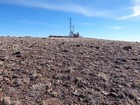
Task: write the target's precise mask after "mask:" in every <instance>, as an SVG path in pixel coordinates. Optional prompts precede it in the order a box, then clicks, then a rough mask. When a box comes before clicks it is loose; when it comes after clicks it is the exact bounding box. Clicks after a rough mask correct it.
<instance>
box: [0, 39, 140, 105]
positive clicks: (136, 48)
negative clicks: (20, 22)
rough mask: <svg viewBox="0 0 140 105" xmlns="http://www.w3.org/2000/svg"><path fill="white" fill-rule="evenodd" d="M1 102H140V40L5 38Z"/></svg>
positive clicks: (0, 43)
mask: <svg viewBox="0 0 140 105" xmlns="http://www.w3.org/2000/svg"><path fill="white" fill-rule="evenodd" d="M0 105H140V43H138V42H123V41H109V40H98V39H88V38H32V37H0Z"/></svg>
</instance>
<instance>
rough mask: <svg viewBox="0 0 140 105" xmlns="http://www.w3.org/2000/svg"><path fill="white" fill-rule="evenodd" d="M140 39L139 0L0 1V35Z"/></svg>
mask: <svg viewBox="0 0 140 105" xmlns="http://www.w3.org/2000/svg"><path fill="white" fill-rule="evenodd" d="M70 17H71V18H72V22H73V24H74V25H75V31H76V32H79V33H80V35H82V36H83V37H91V38H101V39H112V40H128V41H140V0H0V36H7V35H9V36H34V37H36V36H37V37H39V36H40V37H47V36H49V35H68V34H69V18H70Z"/></svg>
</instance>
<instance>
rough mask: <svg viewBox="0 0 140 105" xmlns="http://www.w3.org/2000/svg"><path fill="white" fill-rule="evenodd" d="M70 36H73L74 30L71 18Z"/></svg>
mask: <svg viewBox="0 0 140 105" xmlns="http://www.w3.org/2000/svg"><path fill="white" fill-rule="evenodd" d="M69 34H70V36H73V31H72V20H71V18H70V33H69Z"/></svg>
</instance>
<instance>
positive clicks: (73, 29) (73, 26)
mask: <svg viewBox="0 0 140 105" xmlns="http://www.w3.org/2000/svg"><path fill="white" fill-rule="evenodd" d="M74 31H75V25H72V32H73V33H74Z"/></svg>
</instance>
